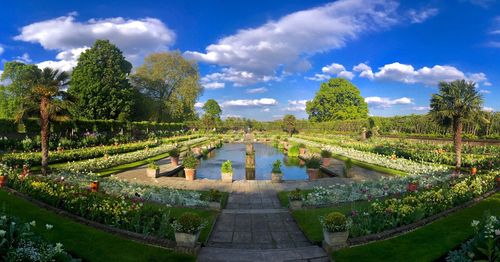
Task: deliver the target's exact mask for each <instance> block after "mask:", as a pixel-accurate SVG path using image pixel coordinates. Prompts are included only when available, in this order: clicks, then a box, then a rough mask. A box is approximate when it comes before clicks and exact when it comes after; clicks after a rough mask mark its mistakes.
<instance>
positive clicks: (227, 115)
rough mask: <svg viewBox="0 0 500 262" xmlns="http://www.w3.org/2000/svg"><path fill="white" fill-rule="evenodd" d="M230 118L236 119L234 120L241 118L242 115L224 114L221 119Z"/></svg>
mask: <svg viewBox="0 0 500 262" xmlns="http://www.w3.org/2000/svg"><path fill="white" fill-rule="evenodd" d="M228 117H234V118H241V115H235V114H223V115H222V116H221V118H228Z"/></svg>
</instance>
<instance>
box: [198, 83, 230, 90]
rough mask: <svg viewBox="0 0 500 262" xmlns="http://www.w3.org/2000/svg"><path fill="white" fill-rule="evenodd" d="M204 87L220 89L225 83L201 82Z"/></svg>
mask: <svg viewBox="0 0 500 262" xmlns="http://www.w3.org/2000/svg"><path fill="white" fill-rule="evenodd" d="M202 85H203V87H205V88H206V89H221V88H224V87H225V86H226V83H221V82H210V83H204V84H202Z"/></svg>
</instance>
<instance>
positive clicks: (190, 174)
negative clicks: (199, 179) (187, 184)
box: [184, 168, 196, 181]
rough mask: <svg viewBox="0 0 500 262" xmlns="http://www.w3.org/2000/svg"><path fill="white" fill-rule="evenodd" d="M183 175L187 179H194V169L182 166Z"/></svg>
mask: <svg viewBox="0 0 500 262" xmlns="http://www.w3.org/2000/svg"><path fill="white" fill-rule="evenodd" d="M184 175H185V176H186V180H187V181H193V180H195V179H196V169H194V168H184Z"/></svg>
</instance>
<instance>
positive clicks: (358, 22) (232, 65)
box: [185, 0, 398, 85]
mask: <svg viewBox="0 0 500 262" xmlns="http://www.w3.org/2000/svg"><path fill="white" fill-rule="evenodd" d="M397 7H398V3H397V2H396V1H382V0H374V1H363V0H340V1H335V2H333V3H329V4H326V5H323V6H320V7H316V8H312V9H308V10H302V11H298V12H294V13H291V14H289V15H286V16H283V17H281V18H280V19H278V20H276V21H274V20H273V21H269V22H267V23H265V24H263V25H262V26H260V27H256V28H249V29H242V30H239V31H238V32H237V33H236V34H233V35H230V36H227V37H224V38H222V39H220V40H219V41H218V42H217V43H215V44H211V45H209V46H208V47H206V52H205V53H203V52H197V51H187V52H185V56H186V57H188V58H192V59H196V60H198V61H203V62H206V63H211V64H217V65H219V66H222V67H225V68H226V69H229V70H231V72H232V73H233V74H232V75H233V77H234V78H233V79H227V80H226V81H231V82H235V83H239V84H241V85H243V84H251V83H256V82H262V81H263V79H273V78H274V77H276V76H277V75H279V74H280V73H279V70H280V69H282V71H283V72H297V71H304V70H307V69H309V68H310V67H311V65H310V62H309V61H308V60H307V59H306V57H307V56H308V55H310V54H314V53H319V52H326V51H329V50H333V49H338V48H342V47H344V46H345V45H346V44H347V42H348V41H350V40H352V39H356V38H358V37H360V36H361V35H362V34H364V33H367V32H370V31H377V30H383V29H387V28H389V27H391V26H393V25H395V24H397V22H398V21H397V19H396V15H397V14H396V9H397ZM243 73H245V74H246V76H245V75H243ZM346 76H347V75H344V77H346ZM240 78H243V79H240Z"/></svg>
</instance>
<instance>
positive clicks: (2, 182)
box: [0, 176, 7, 187]
mask: <svg viewBox="0 0 500 262" xmlns="http://www.w3.org/2000/svg"><path fill="white" fill-rule="evenodd" d="M6 184H7V176H0V187H4V186H5V185H6Z"/></svg>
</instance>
